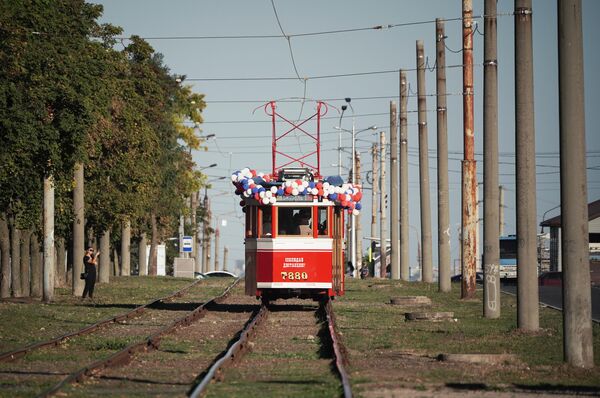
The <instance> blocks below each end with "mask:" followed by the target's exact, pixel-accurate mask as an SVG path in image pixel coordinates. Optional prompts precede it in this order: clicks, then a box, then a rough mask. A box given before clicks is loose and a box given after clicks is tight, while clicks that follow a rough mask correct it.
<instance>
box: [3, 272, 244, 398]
mask: <svg viewBox="0 0 600 398" xmlns="http://www.w3.org/2000/svg"><path fill="white" fill-rule="evenodd" d="M238 282H239V280H236V281H235V282H234V283H233V284H231V285H229V286H228V288H227V289H226V290H225V291H224V292H222V293H221V294H220V295H218V296H216V297H214V298H212V299H210V296H209V295H208V292H209V291H213V292H214V289H206V285H205V284H200V283H198V282H195V283H193V284H191V285H189V286H187V287H185V288H184V289H181V290H179V291H177V292H175V293H174V294H172V295H170V296H167V297H163V298H161V299H157V300H153V301H152V302H150V303H148V304H145V305H142V306H139V307H136V308H134V309H133V310H131V311H128V312H126V313H123V314H120V315H118V316H116V317H111V318H109V319H105V320H103V321H101V322H98V323H96V324H94V325H90V326H88V327H85V328H83V329H80V330H78V331H75V332H72V333H67V334H65V335H63V336H59V337H57V338H53V339H50V340H47V341H43V342H39V343H36V344H32V345H29V346H26V347H23V348H21V349H18V350H12V351H10V352H8V353H5V354H3V355H2V358H3V360H4V362H1V363H0V373H1V374H2V384H3V388H2V390H3V393H6V394H9V391H11V393H10V396H13V395H31V394H40V391H44V392H43V393H41V395H40V396H51V395H53V394H55V393H56V392H58V391H59V390H61V389H63V388H64V387H65V386H67V385H68V384H69V383H73V382H80V381H82V380H84V379H85V378H86V377H88V376H89V375H91V374H93V373H94V372H96V371H98V370H99V369H102V368H105V367H110V366H116V365H119V364H122V363H125V362H127V361H128V360H129V358H131V356H132V355H134V354H135V353H136V352H140V351H146V350H149V349H153V348H156V347H157V346H158V345H159V344H160V339H161V337H162V336H163V335H164V334H165V333H168V332H169V331H170V330H172V329H174V328H177V327H178V326H182V325H186V324H189V323H191V322H193V321H194V320H196V319H198V318H200V317H201V316H202V315H203V314H204V313H205V312H206V308H207V307H209V306H211V305H215V304H216V303H218V302H220V301H222V300H223V299H224V298H225V297H227V295H229V294H230V292H231V291H232V289H233V288H234V286H235V285H237V284H238ZM221 285H222V284H221ZM221 290H222V289H221ZM209 299H210V300H209ZM57 364H59V365H58V366H57ZM82 364H85V366H82Z"/></svg>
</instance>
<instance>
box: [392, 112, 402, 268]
mask: <svg viewBox="0 0 600 398" xmlns="http://www.w3.org/2000/svg"><path fill="white" fill-rule="evenodd" d="M399 152H400V151H399V147H398V113H397V110H396V102H395V101H390V259H391V261H390V265H391V277H392V279H400V236H399V232H400V216H399V214H398V210H399V208H398V207H399V205H400V202H399V196H398V195H399V192H398V182H399V178H398V171H399V170H398V167H399V164H398V153H399Z"/></svg>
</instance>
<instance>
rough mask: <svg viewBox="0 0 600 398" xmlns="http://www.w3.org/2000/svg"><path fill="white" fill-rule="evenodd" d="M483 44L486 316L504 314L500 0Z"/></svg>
mask: <svg viewBox="0 0 600 398" xmlns="http://www.w3.org/2000/svg"><path fill="white" fill-rule="evenodd" d="M484 10H485V11H484V14H485V17H484V29H485V36H484V43H483V54H484V55H483V58H484V59H483V80H484V81H483V159H484V162H483V180H484V181H485V183H484V184H483V211H484V213H483V262H484V264H483V275H484V284H483V315H484V316H485V317H486V318H491V319H495V318H499V317H500V265H499V264H500V236H499V232H500V231H499V229H498V225H499V223H500V221H499V215H498V209H499V203H498V202H499V193H498V60H497V51H496V47H497V43H496V30H497V29H496V0H485V6H484Z"/></svg>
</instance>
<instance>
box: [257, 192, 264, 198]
mask: <svg viewBox="0 0 600 398" xmlns="http://www.w3.org/2000/svg"><path fill="white" fill-rule="evenodd" d="M265 194H266V193H265V191H261V192H259V193H258V196H259V197H261V198H264V197H265Z"/></svg>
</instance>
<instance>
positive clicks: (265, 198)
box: [261, 192, 269, 205]
mask: <svg viewBox="0 0 600 398" xmlns="http://www.w3.org/2000/svg"><path fill="white" fill-rule="evenodd" d="M261 193H262V192H261ZM262 202H263V204H265V205H268V204H269V198H267V197H264V198H262Z"/></svg>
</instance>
